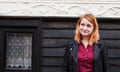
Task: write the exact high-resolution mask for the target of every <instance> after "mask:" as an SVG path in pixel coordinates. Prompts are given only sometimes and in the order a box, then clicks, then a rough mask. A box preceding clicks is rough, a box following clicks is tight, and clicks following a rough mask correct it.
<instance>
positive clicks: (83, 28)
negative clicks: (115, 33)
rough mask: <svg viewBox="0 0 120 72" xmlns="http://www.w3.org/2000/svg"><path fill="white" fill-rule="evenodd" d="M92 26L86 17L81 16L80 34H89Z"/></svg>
mask: <svg viewBox="0 0 120 72" xmlns="http://www.w3.org/2000/svg"><path fill="white" fill-rule="evenodd" d="M93 29H94V26H93V24H92V23H91V22H89V21H88V20H87V19H85V18H83V19H82V21H81V23H80V34H81V35H82V36H90V35H91V33H92V32H93Z"/></svg>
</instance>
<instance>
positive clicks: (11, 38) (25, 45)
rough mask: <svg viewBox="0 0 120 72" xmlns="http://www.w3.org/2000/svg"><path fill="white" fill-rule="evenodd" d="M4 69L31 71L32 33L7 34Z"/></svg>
mask: <svg viewBox="0 0 120 72" xmlns="http://www.w3.org/2000/svg"><path fill="white" fill-rule="evenodd" d="M6 53H7V54H6V69H11V70H14V69H15V70H31V66H32V65H31V64H32V63H31V62H32V61H31V59H32V33H8V34H7V52H6Z"/></svg>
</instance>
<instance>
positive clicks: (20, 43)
mask: <svg viewBox="0 0 120 72" xmlns="http://www.w3.org/2000/svg"><path fill="white" fill-rule="evenodd" d="M0 9H1V10H0V72H61V66H62V62H63V56H64V51H65V47H64V45H65V44H66V43H67V41H69V40H72V39H73V37H74V29H75V24H76V21H77V19H78V18H79V17H80V16H81V15H82V14H84V13H92V14H94V15H95V16H96V17H97V20H98V22H99V25H100V37H101V40H104V41H105V42H106V43H107V45H108V48H107V49H108V53H109V60H110V71H111V72H120V0H0Z"/></svg>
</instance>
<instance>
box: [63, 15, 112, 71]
mask: <svg viewBox="0 0 120 72" xmlns="http://www.w3.org/2000/svg"><path fill="white" fill-rule="evenodd" d="M98 40H99V27H98V23H97V20H96V18H95V17H94V16H93V15H92V14H85V15H83V16H81V17H80V18H79V19H78V21H77V24H76V30H75V36H74V41H70V42H68V44H67V45H66V50H65V56H64V61H63V66H62V72H110V71H109V64H108V57H107V50H106V47H105V45H104V43H103V42H100V41H98Z"/></svg>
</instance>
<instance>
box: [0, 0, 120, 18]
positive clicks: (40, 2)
mask: <svg viewBox="0 0 120 72" xmlns="http://www.w3.org/2000/svg"><path fill="white" fill-rule="evenodd" d="M0 9H1V10H0V16H44V17H48V16H52V17H53V16H55V17H56V16H58V17H78V16H80V15H81V14H83V13H93V14H94V15H96V16H97V17H109V18H119V17H120V0H0Z"/></svg>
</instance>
